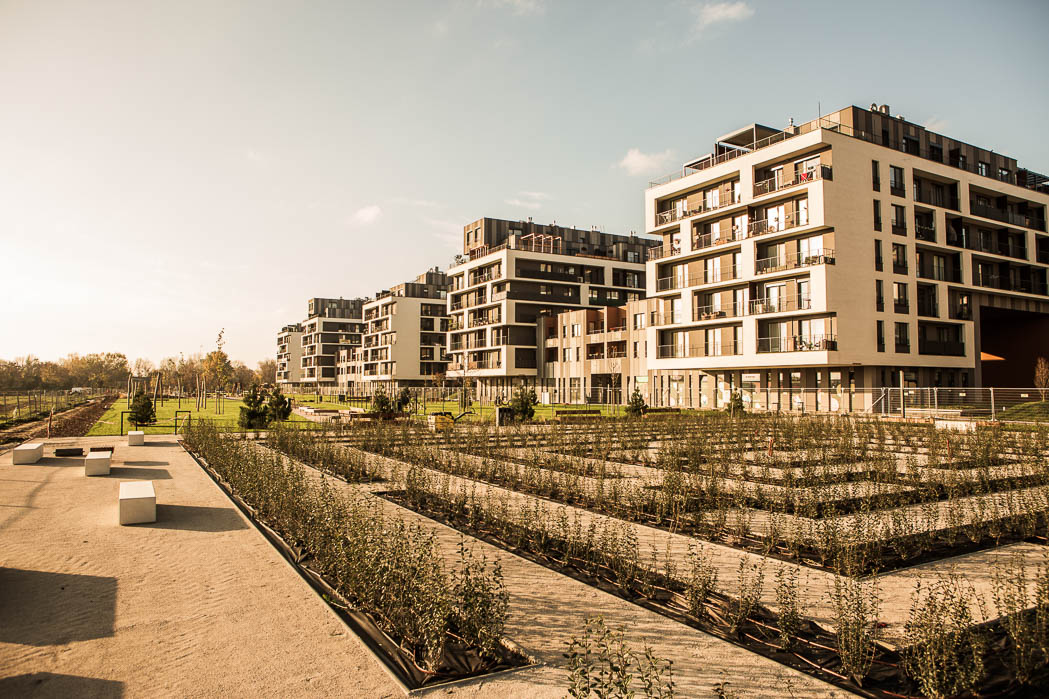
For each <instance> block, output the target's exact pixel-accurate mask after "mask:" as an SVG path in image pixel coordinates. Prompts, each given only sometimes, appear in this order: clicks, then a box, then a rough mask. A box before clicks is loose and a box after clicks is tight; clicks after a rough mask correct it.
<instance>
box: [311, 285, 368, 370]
mask: <svg viewBox="0 0 1049 699" xmlns="http://www.w3.org/2000/svg"><path fill="white" fill-rule="evenodd" d="M365 301H366V299H325V298H312V299H310V300H309V308H308V313H307V318H306V320H304V321H303V322H302V328H303V331H302V359H301V367H302V372H301V377H300V381H301V385H302V386H303V387H304V388H313V387H315V386H321V387H332V386H335V385H336V373H335V372H336V366H335V363H336V358H337V355H338V351H339V348H340V347H344V346H349V347H359V346H360V345H361V338H362V336H363V333H364V315H363V307H364V302H365Z"/></svg>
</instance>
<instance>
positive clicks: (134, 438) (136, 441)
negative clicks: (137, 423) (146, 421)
mask: <svg viewBox="0 0 1049 699" xmlns="http://www.w3.org/2000/svg"><path fill="white" fill-rule="evenodd" d="M145 443H146V433H145V432H143V431H142V430H132V431H131V432H128V433H127V445H128V446H129V447H140V446H142V445H143V444H145Z"/></svg>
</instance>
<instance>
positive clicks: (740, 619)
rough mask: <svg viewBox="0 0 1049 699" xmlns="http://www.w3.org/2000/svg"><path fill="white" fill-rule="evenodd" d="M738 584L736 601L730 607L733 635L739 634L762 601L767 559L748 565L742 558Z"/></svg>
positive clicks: (730, 630) (730, 627)
mask: <svg viewBox="0 0 1049 699" xmlns="http://www.w3.org/2000/svg"><path fill="white" fill-rule="evenodd" d="M736 583H737V588H736V599H734V600H732V602H731V604H730V605H729V633H733V634H737V633H739V631H740V628H741V627H742V626H743V624H744V623H745V622H746V621H747V618H748V617H749V616H750V615H751V614H752V613H753V612H754V610H755V609H757V607H758V603H759V602H760V601H761V591H762V589H763V588H764V586H765V559H761V562H760V563H751V564H750V565H747V562H746V561H745V560H744V559H742V558H741V559H740V560H739V570H738V571H737V573H736Z"/></svg>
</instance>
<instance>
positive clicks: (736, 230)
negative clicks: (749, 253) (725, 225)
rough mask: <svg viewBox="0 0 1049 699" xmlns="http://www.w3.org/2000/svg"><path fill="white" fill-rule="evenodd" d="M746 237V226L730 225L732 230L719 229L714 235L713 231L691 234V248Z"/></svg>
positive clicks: (698, 248)
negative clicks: (721, 230)
mask: <svg viewBox="0 0 1049 699" xmlns="http://www.w3.org/2000/svg"><path fill="white" fill-rule="evenodd" d="M746 237H747V230H746V228H744V227H740V226H732V230H731V231H729V232H727V233H725V232H720V231H719V232H718V234H717V235H714V234H713V233H704V234H703V235H694V236H692V249H693V250H702V249H703V248H709V247H713V246H715V245H723V244H725V243H732V242H738V241H740V240H744V239H745V238H746Z"/></svg>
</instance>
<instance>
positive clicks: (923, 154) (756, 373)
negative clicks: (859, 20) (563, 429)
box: [645, 107, 1049, 410]
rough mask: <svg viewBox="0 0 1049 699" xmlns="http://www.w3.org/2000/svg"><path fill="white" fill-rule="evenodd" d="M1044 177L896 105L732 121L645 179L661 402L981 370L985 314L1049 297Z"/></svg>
mask: <svg viewBox="0 0 1049 699" xmlns="http://www.w3.org/2000/svg"><path fill="white" fill-rule="evenodd" d="M1044 182H1045V178H1043V177H1041V176H1039V175H1036V174H1034V173H1031V172H1029V171H1027V170H1024V169H1021V168H1018V167H1017V165H1016V161H1015V160H1013V159H1011V158H1006V157H1004V156H1001V155H999V154H995V153H992V152H991V151H988V150H985V149H981V148H976V147H974V146H970V145H968V144H964V143H960V142H958V141H954V140H952V139H949V138H946V137H944V136H941V135H939V134H934V133H932V132H929V131H927V130H925V129H924V128H922V127H921V126H919V125H917V124H913V123H910V122H907V121H906V120H904V119H903V118H900V117H894V116H891V115H890V114H889V113H888V109H887V108H884V109H882V108H875V109H872V110H866V109H862V108H859V107H850V108H847V109H843V110H841V111H839V112H836V113H834V114H831V115H828V116H825V117H823V118H822V119H820V120H819V121H818V122H810V123H807V124H803V125H801V126H791V127H788V128H787V129H784V130H778V129H772V128H768V127H763V126H758V125H752V126H749V127H746V128H745V129H741V130H740V131H737V132H733V133H730V134H727V135H725V136H723V137H722V138H720V139H718V141H717V143H716V145H715V149H714V151H713V152H712V153H711V154H710V155H708V156H705V157H703V158H700V159H698V160H696V161H693V162H691V163H689V164H687V165H686V166H685V167H684V169H683V170H682V171H681V172H679V173H677V174H676V175H672V176H669V177H667V178H664V179H663V180H660V181H659V182H656V183H653V184H652V186H650V188H649V189H648V190H647V191H646V193H645V221H646V232H648V233H650V234H653V235H657V236H659V237H660V238H662V240H663V244H662V246H661V247H660V248H658V249H656V250H654V251H652V253H651V254H650V259H649V261H648V270H647V271H648V275H647V279H648V281H647V284H648V295H649V297H650V298H649V321H650V327H649V329H648V341H649V348H650V356H649V367H648V368H649V374H650V376H649V384H650V392H651V398H650V400H651V401H652V402H655V403H656V404H668V405H681V406H693V407H719V406H721V405H723V404H724V403H725V402H726V401H727V400H728V397H729V395H730V393H731V391H732V390H736V389H744V394H745V398H749V399H752V400H754V401H760V400H765V401H771V400H772V398H771V397H768V396H771V393H772V391H773V390H775V391H776V392H781V391H782V390H786V391H788V392H790V391H792V390H794V389H809V390H808V391H807V392H806V391H800V390H798V391H797V393H796V394H791V395H789V396H788V398H787V401H789V402H791V403H792V407H798V408H805V409H809V410H826V409H832V410H833V409H842V408H845V407H852V408H853V409H855V408H857V407H863V406H855V405H854V406H844V405H842V402H843V400H844V399H843V398H842V396H843V395H845V392H844V391H843V388H844V389H848V388H850V387H851V388H878V387H882V386H887V385H898V377H899V375H900V373H901V372H902V373H903V376H904V380H905V382H906V383H907V384H908V385H923V386H934V385H943V386H966V385H976V384H977V383H979V382H980V379H981V361H980V356H981V355H980V352H981V343H983V344H986V343H987V342H989V341H993V340H989V339H988V338H987V337H981V333H980V324H981V315H982V316H983V320H984V321H985V322H987V323H993V322H996V321H995V318H996V309H1004V310H1007V311H1010V312H1013V311H1015V312H1023V313H1027V314H1030V316H1031V318H1034V319H1038V318H1045V317H1046V316H1044V315H1040V314H1046V313H1049V296H1047V290H1046V272H1047V269H1049V237H1047V236H1046V206H1047V204H1049V192H1047V190H1046V187H1045V184H1044ZM763 396H765V398H763ZM776 400H777V401H779V403H780V404H782V401H783V398H782V397H781V396H777V397H776ZM799 402H800V403H802V404H799V405H796V406H794V405H793V403H799ZM756 407H757V406H756ZM762 407H767V406H762Z"/></svg>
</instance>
